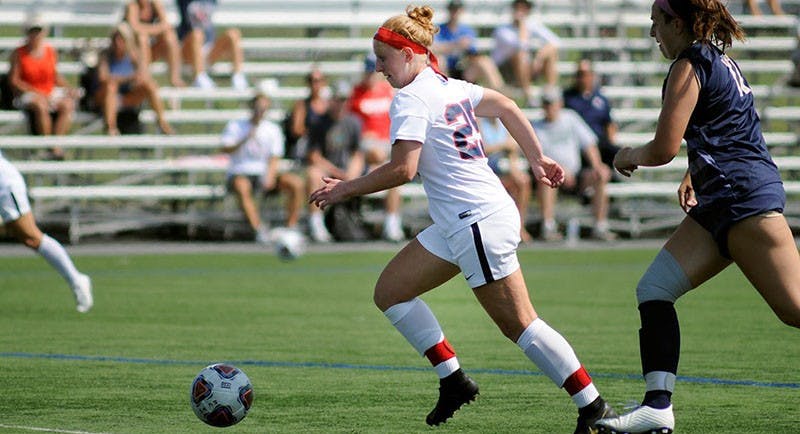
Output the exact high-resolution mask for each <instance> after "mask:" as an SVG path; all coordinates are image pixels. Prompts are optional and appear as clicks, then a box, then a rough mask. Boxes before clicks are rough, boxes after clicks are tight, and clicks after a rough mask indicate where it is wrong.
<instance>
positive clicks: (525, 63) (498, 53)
mask: <svg viewBox="0 0 800 434" xmlns="http://www.w3.org/2000/svg"><path fill="white" fill-rule="evenodd" d="M531 9H533V3H531V2H530V1H529V0H513V1H512V2H511V17H512V21H511V23H509V24H504V25H501V26H499V27H497V28H496V29H495V30H494V32H493V34H492V37H493V39H494V48H493V50H492V53H491V56H492V60H494V63H495V64H497V67H498V68H499V69H500V72H501V73H502V74H503V76H504V78H505V79H506V80H507V81H509V82H513V81H516V82H517V84H518V85H519V87H520V89H521V90H522V91H523V92H524V94H525V97H526V98H527V102H528V105H536V101H535V97H534V94H533V89H532V88H531V81H533V80H534V79H535V78H537V77H539V76H544V81H545V85H546V86H547V87H554V86H556V85H557V84H558V69H557V67H558V46H559V43H560V40H559V38H558V36H557V35H556V34H555V33H553V31H552V30H550V29H548V28H547V27H546V26H545V25H544V24H542V23H540V22H538V21H536V20H532V19H530V17H529V16H530V13H531Z"/></svg>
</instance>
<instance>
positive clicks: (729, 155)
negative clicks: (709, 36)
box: [662, 42, 781, 208]
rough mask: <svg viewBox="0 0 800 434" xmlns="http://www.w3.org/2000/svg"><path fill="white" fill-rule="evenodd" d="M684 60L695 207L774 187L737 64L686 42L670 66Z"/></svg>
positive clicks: (708, 48) (751, 101) (706, 46)
mask: <svg viewBox="0 0 800 434" xmlns="http://www.w3.org/2000/svg"><path fill="white" fill-rule="evenodd" d="M684 58H685V59H688V60H689V61H690V62H691V64H692V66H693V67H694V72H695V75H696V77H697V79H698V80H699V83H700V95H699V97H698V100H697V105H696V106H695V108H694V112H692V116H691V118H690V119H689V125H687V127H686V132H685V133H684V136H683V137H684V139H686V143H687V149H688V156H689V170H690V172H691V176H692V186H693V187H694V189H695V195H696V197H697V201H698V206H699V207H701V208H704V207H707V206H723V205H724V204H726V203H728V204H729V203H732V202H735V201H737V200H742V199H744V198H746V197H747V196H749V195H750V194H751V193H753V192H754V191H756V190H757V189H758V188H759V187H762V186H765V185H767V184H772V183H780V182H781V179H780V174H779V172H778V168H777V167H776V166H775V163H774V162H773V161H772V158H771V157H770V155H769V152H768V151H767V146H766V143H765V142H764V136H763V134H762V133H761V123H760V120H759V118H758V114H757V113H756V109H755V104H754V98H753V93H752V91H751V89H750V87H749V85H748V83H747V80H745V78H744V76H743V75H742V72H741V70H740V69H739V65H737V64H736V63H735V62H734V61H733V60H731V58H729V57H728V56H727V55H725V54H724V53H723V52H722V51H720V50H719V49H718V48H717V47H715V46H713V45H711V44H710V43H703V42H696V43H694V44H692V45H691V46H690V47H689V48H687V49H686V50H684V51H683V52H682V53H681V54H680V55H679V56H678V58H677V59H676V62H677V61H678V60H680V59H684ZM673 65H674V63H673ZM670 71H671V68H670ZM664 89H666V80H664ZM662 94H663V91H662Z"/></svg>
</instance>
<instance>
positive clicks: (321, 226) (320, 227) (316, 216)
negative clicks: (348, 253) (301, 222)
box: [308, 212, 333, 243]
mask: <svg viewBox="0 0 800 434" xmlns="http://www.w3.org/2000/svg"><path fill="white" fill-rule="evenodd" d="M308 234H309V235H310V236H311V239H312V240H314V242H317V243H330V242H331V241H332V240H333V237H332V236H331V233H330V232H328V228H326V227H325V220H324V219H323V218H322V213H321V212H316V213H312V214H311V216H309V219H308Z"/></svg>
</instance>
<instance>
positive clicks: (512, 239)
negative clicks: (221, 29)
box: [310, 6, 616, 433]
mask: <svg viewBox="0 0 800 434" xmlns="http://www.w3.org/2000/svg"><path fill="white" fill-rule="evenodd" d="M432 19H433V9H431V8H430V7H429V6H421V7H420V6H416V7H415V6H409V7H408V8H407V9H406V13H405V14H403V15H397V16H394V17H392V18H389V19H388V20H387V21H386V22H384V23H383V25H382V26H381V27H380V28H379V29H378V31H377V33H376V34H375V36H374V40H373V50H374V51H375V55H376V58H377V64H376V70H377V71H378V72H382V73H383V75H384V76H386V79H387V80H388V81H389V83H391V84H392V86H394V87H395V88H397V89H398V91H397V93H396V94H395V97H394V100H393V101H392V106H391V109H390V118H391V134H390V141H391V143H392V154H391V159H390V160H389V162H387V163H385V164H384V165H382V166H380V167H378V168H377V169H375V170H373V171H372V172H369V173H368V174H367V175H364V176H362V177H359V178H355V179H350V180H339V179H334V178H329V177H326V178H324V181H325V185H324V186H322V187H321V188H319V189H317V190H315V191H313V192H312V193H311V197H310V201H311V202H312V203H314V204H316V205H318V206H320V207H322V208H324V207H327V206H329V205H332V204H335V203H338V202H341V201H343V200H347V199H349V198H352V197H355V196H360V195H365V194H369V193H373V192H376V191H381V190H386V189H388V188H392V187H396V186H398V185H402V184H404V183H406V182H409V181H410V180H411V179H413V178H415V177H416V176H417V174H419V176H420V178H421V179H422V184H423V187H424V189H425V192H426V195H427V197H428V205H429V213H430V215H431V218H432V220H433V224H432V225H431V226H429V227H428V228H426V229H424V230H423V231H422V232H420V233H419V234H418V235H417V237H416V238H415V239H413V240H411V241H410V242H409V243H408V244H407V245H406V246H405V247H404V248H403V249H402V250H401V251H400V252H399V253H397V255H395V257H394V258H393V259H392V260H391V261H390V262H389V264H388V265H387V266H386V268H385V269H384V270H383V272H382V273H381V276H380V278H379V279H378V282H377V283H376V285H375V293H374V301H375V304H376V306H377V307H378V308H379V309H380V310H381V311H382V312H383V313H384V315H385V316H386V317H387V319H388V320H389V321H390V322H391V323H392V325H393V326H394V327H395V328H396V329H397V330H398V331H399V332H400V333H401V334H402V335H403V337H405V338H406V340H407V341H408V342H409V343H410V344H411V345H412V347H414V349H415V350H417V352H419V354H420V355H424V356H425V357H427V359H428V360H429V362H430V363H431V365H432V366H433V367H434V370H435V371H436V374H437V376H438V377H439V379H440V380H439V384H440V387H439V400H438V401H437V403H436V405H435V407H434V408H433V410H432V411H431V412H430V413H429V414H428V415H427V417H426V423H428V424H429V425H439V424H441V423H443V422H445V421H446V420H447V419H449V418H450V417H452V416H453V414H454V413H455V411H456V410H458V409H459V408H461V406H462V405H464V404H466V403H469V402H471V401H473V400H474V399H475V397H476V396H477V395H478V385H477V384H476V383H475V382H474V381H473V380H472V379H471V378H470V377H469V376H467V374H465V373H464V371H463V370H462V369H461V367H460V364H459V361H458V358H457V357H456V354H455V350H454V349H453V347H452V346H451V345H450V344H449V343H448V341H447V339H446V338H445V335H444V332H443V331H442V328H441V327H440V325H439V322H438V320H437V319H436V317H435V316H434V314H433V312H432V311H431V310H430V308H429V307H428V305H427V304H426V303H425V302H424V301H422V299H421V298H419V297H420V296H421V295H423V294H424V293H426V292H428V291H430V290H432V289H434V288H436V287H438V286H439V285H441V284H443V283H445V282H447V281H448V280H450V279H452V278H453V277H455V276H456V275H457V274H458V273H459V272H461V273H462V274H463V276H464V279H465V280H466V281H467V284H468V285H469V286H470V287H471V288H472V289H473V293H474V294H475V296H476V297H477V299H478V301H479V302H480V303H481V305H482V306H483V308H484V309H485V310H486V312H487V313H488V314H489V316H490V317H491V318H492V319H493V320H494V322H495V323H496V324H497V325H498V327H499V328H500V330H501V331H502V333H503V334H504V335H505V336H506V337H508V338H509V339H511V340H512V341H514V342H516V343H517V345H519V347H520V348H521V349H522V351H523V352H524V353H525V355H526V356H527V357H528V358H529V359H530V360H531V361H533V362H534V363H535V364H536V365H537V366H538V367H539V368H540V369H541V370H542V371H543V372H544V373H545V374H546V375H547V376H548V377H549V378H550V379H551V380H552V381H553V382H554V383H555V384H556V385H557V386H558V387H563V388H564V389H565V390H566V391H567V393H568V394H569V395H570V396H571V398H572V400H573V402H574V403H575V404H576V406H577V407H578V409H579V410H578V414H579V417H578V427H577V428H576V430H575V432H576V433H590V432H593V426H594V422H595V421H596V420H597V419H599V418H600V417H602V416H603V415H607V414H616V413H614V411H613V410H612V409H611V408H610V407H609V406H608V404H606V403H605V401H604V400H603V399H602V398H601V397H600V394H599V393H598V391H597V389H596V387H595V386H594V383H593V382H592V380H591V378H590V377H589V375H588V374H587V373H586V370H585V369H584V368H583V366H582V365H581V363H580V362H579V361H578V358H577V356H576V355H575V352H574V351H573V349H572V347H571V346H570V345H569V343H568V342H567V341H566V340H565V339H564V338H563V337H562V336H561V335H560V334H559V333H558V332H557V331H555V330H554V329H552V328H551V327H550V326H549V325H547V323H545V322H544V321H543V320H542V319H541V318H539V317H538V316H537V314H536V311H535V310H534V309H533V306H532V304H531V301H530V298H529V296H528V289H527V287H526V285H525V279H524V278H523V276H522V270H521V269H520V265H519V261H518V259H517V246H518V245H519V242H520V217H519V212H518V211H517V207H516V206H515V204H514V201H513V200H512V199H511V197H510V196H509V195H508V193H506V191H505V189H504V188H503V185H502V183H501V182H500V179H499V178H498V177H497V176H496V175H495V174H494V173H493V172H492V169H491V168H490V167H489V164H488V163H487V158H486V155H485V153H484V151H483V145H482V140H481V134H480V131H479V130H478V127H477V121H476V119H475V116H485V117H499V118H500V120H501V121H502V123H503V125H504V126H505V127H506V128H507V129H508V131H509V132H510V133H511V135H512V137H513V138H514V139H515V140H516V141H517V143H518V144H519V145H520V147H521V148H522V151H523V153H524V155H525V157H526V158H527V160H528V163H529V164H530V167H531V170H532V173H533V177H534V178H535V179H536V180H537V181H538V182H539V183H541V184H542V188H548V187H552V188H555V187H558V186H559V185H561V183H562V182H563V181H564V171H563V169H562V168H561V166H559V165H558V164H557V163H556V162H554V161H553V160H551V159H550V158H548V157H546V156H545V155H544V154H542V150H541V146H540V144H539V141H538V139H537V138H536V133H535V132H534V130H533V127H532V126H531V124H530V122H529V121H528V120H527V119H526V118H525V115H524V114H523V112H522V111H521V110H520V109H519V107H518V106H517V105H516V104H515V103H514V102H513V101H512V100H511V99H509V98H508V97H506V96H504V95H503V94H501V93H499V92H497V91H494V90H491V89H484V88H482V87H480V86H477V85H474V84H471V83H468V82H466V81H462V80H456V79H448V78H447V77H446V76H444V75H442V74H441V73H440V72H439V69H438V61H437V59H436V56H435V55H433V53H431V51H430V47H431V45H432V43H433V35H434V33H435V31H436V30H435V29H436V28H435V26H434V24H433V22H432Z"/></svg>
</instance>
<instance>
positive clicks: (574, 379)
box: [562, 366, 592, 396]
mask: <svg viewBox="0 0 800 434" xmlns="http://www.w3.org/2000/svg"><path fill="white" fill-rule="evenodd" d="M590 384H592V377H590V376H589V374H588V373H587V372H586V369H584V368H583V366H581V367H580V369H578V370H577V371H575V372H573V373H572V375H570V376H569V377H568V378H567V380H566V381H564V386H562V387H563V388H564V390H566V391H567V393H569V396H572V395H574V394H576V393H578V392H580V391H581V390H583V389H584V388H585V387H586V386H588V385H590Z"/></svg>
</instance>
